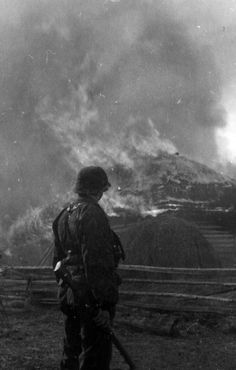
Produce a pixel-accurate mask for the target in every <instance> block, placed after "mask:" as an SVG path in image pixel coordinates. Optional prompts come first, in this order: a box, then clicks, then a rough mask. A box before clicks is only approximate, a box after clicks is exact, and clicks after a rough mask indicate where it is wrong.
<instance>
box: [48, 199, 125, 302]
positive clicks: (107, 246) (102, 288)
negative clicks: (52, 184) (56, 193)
mask: <svg viewBox="0 0 236 370" xmlns="http://www.w3.org/2000/svg"><path fill="white" fill-rule="evenodd" d="M53 231H54V235H55V250H54V261H53V265H54V266H55V264H56V262H57V261H59V260H62V259H64V258H65V257H66V255H67V252H68V250H70V251H72V255H77V256H78V262H77V266H75V268H77V271H78V274H80V273H81V269H82V270H83V273H84V275H85V278H86V281H87V283H88V287H89V289H90V290H91V292H92V294H93V297H95V299H96V301H97V302H98V303H100V304H101V305H106V304H109V305H114V304H116V303H117V301H118V285H119V284H120V279H119V276H118V275H117V273H116V267H117V264H116V260H115V255H114V248H113V245H114V234H113V231H112V230H111V228H110V225H109V221H108V218H107V215H106V213H105V212H104V210H103V209H102V208H101V207H100V206H99V204H98V203H97V202H96V201H94V200H93V199H91V198H79V199H78V200H77V201H76V202H75V203H73V204H71V205H70V206H69V207H67V208H65V209H64V210H63V211H62V212H61V213H60V215H59V216H58V217H57V219H56V220H55V221H54V223H53ZM75 271H76V269H75Z"/></svg>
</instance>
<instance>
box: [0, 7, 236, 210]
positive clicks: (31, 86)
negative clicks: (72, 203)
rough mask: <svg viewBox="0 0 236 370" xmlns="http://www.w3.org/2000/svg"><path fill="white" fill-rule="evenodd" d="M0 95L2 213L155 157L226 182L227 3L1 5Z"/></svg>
mask: <svg viewBox="0 0 236 370" xmlns="http://www.w3.org/2000/svg"><path fill="white" fill-rule="evenodd" d="M0 87H1V88H0V181H1V184H2V185H1V190H0V192H1V194H0V195H1V201H0V205H1V213H6V212H8V211H9V209H10V213H14V212H15V213H16V214H19V213H21V212H24V210H25V209H27V208H28V207H29V206H38V205H40V204H42V203H43V202H48V201H51V200H52V199H53V198H54V197H55V196H58V194H59V195H60V194H61V193H63V192H64V191H65V190H66V189H68V187H70V186H71V185H72V182H73V180H74V177H75V174H76V173H77V171H78V170H79V169H80V168H81V166H84V165H91V164H98V165H102V166H104V167H105V168H108V167H111V166H114V165H116V164H121V165H122V166H124V167H125V168H128V169H129V168H132V169H133V170H134V171H140V166H139V158H140V157H142V156H144V155H146V156H147V157H148V156H150V157H155V156H157V155H158V153H159V152H160V151H167V152H168V153H171V154H173V153H175V152H180V153H181V154H182V155H184V156H186V157H188V158H191V159H194V160H196V161H199V162H201V163H204V164H206V165H208V166H210V167H211V168H214V169H216V170H217V171H220V172H222V173H225V174H227V175H230V176H234V177H236V145H235V144H236V124H235V119H236V0H235V1H233V0H224V1H220V0H205V1H203V0H202V1H200V0H194V1H193V0H185V1H183V0H168V1H167V0H166V1H164V0H163V1H154V0H153V1H151V0H136V1H134V0H120V1H118V0H112V1H108V0H86V1H85V0H84V1H81V0H76V1H75V0H51V1H46V0H5V1H4V0H0ZM13 200H14V201H13Z"/></svg>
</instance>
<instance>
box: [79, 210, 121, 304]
mask: <svg viewBox="0 0 236 370" xmlns="http://www.w3.org/2000/svg"><path fill="white" fill-rule="evenodd" d="M83 233H84V242H83V243H82V255H83V262H84V267H85V273H86V277H87V281H88V283H89V286H90V288H91V290H92V292H93V295H94V297H95V298H96V300H97V301H98V302H100V303H104V302H108V303H111V304H115V303H117V300H118V291H117V287H116V286H114V281H113V276H112V273H113V271H114V268H115V262H114V255H113V251H112V247H111V239H110V234H109V229H108V225H107V220H106V219H105V217H103V215H102V214H99V213H98V214H97V213H95V214H93V215H92V216H90V217H87V218H85V219H84V220H83Z"/></svg>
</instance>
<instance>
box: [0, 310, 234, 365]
mask: <svg viewBox="0 0 236 370" xmlns="http://www.w3.org/2000/svg"><path fill="white" fill-rule="evenodd" d="M0 319H1V328H0V369H7V370H23V369H24V370H26V369H27V370H34V369H42V370H47V369H48V370H49V369H59V360H60V353H61V350H62V337H63V315H62V314H61V313H60V312H59V311H58V310H57V309H56V308H51V309H46V308H34V309H33V310H30V311H29V312H24V313H14V314H13V313H11V314H8V320H9V323H8V324H7V320H6V317H4V316H3V314H1V316H0ZM185 324H186V322H185ZM181 325H182V329H183V328H184V329H183V330H181ZM115 331H116V333H117V336H118V337H119V338H120V340H121V341H122V343H123V344H124V346H125V347H126V349H127V351H128V352H129V353H130V355H131V356H132V358H133V360H134V362H135V364H136V365H137V369H138V370H141V369H142V370H144V369H145V370H157V369H160V370H165V369H175V370H190V369H191V370H193V369H212V370H213V369H214V370H235V369H236V331H235V330H231V332H230V330H228V332H227V333H226V331H225V330H222V327H221V328H219V324H218V323H216V322H215V321H214V325H213V323H211V325H206V322H205V323H204V324H203V323H201V324H200V321H199V320H198V321H196V320H195V321H191V320H190V321H188V325H187V326H186V325H185V326H183V321H182V323H181V324H179V328H178V332H177V333H176V335H166V336H159V335H155V334H151V333H147V332H142V331H139V332H137V331H136V330H134V329H132V328H129V329H128V328H127V327H125V326H122V324H116V325H115ZM111 369H112V370H113V369H121V370H126V369H128V366H127V365H126V364H125V363H124V361H123V360H122V358H121V357H120V355H119V353H118V352H117V350H116V349H114V351H113V361H112V367H111Z"/></svg>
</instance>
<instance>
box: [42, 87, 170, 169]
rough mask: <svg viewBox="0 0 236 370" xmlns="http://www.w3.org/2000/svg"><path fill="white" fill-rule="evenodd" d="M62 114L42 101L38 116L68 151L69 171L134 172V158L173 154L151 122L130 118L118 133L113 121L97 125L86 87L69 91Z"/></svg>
mask: <svg viewBox="0 0 236 370" xmlns="http://www.w3.org/2000/svg"><path fill="white" fill-rule="evenodd" d="M65 106H66V109H65V110H64V111H60V110H59V111H56V112H52V111H51V104H50V101H49V100H48V99H44V100H43V101H42V102H41V103H40V105H39V107H38V113H39V114H40V116H41V118H42V119H43V120H44V121H45V122H47V123H48V126H49V127H50V128H51V129H52V130H53V131H54V133H55V135H56V136H57V138H58V139H59V140H60V142H61V144H62V145H63V146H64V148H65V149H67V150H69V152H70V156H69V164H70V167H71V168H72V169H75V168H76V169H77V168H78V167H80V166H81V165H90V164H99V165H103V166H105V167H109V166H112V165H114V164H117V163H118V164H122V165H124V166H126V167H128V168H132V169H135V165H136V164H135V162H136V161H137V157H138V156H143V155H149V156H153V157H155V156H157V155H158V153H159V152H160V151H166V152H168V153H174V152H175V151H176V147H175V145H174V144H173V143H172V142H171V141H170V140H168V139H165V138H162V137H161V135H160V133H159V131H158V130H157V129H156V128H155V125H154V123H153V121H152V120H151V119H150V118H149V119H147V120H145V119H143V118H142V117H134V116H131V115H130V117H129V119H128V120H127V122H126V123H124V124H123V123H122V130H119V129H117V128H116V127H115V125H114V123H113V122H109V121H103V122H101V119H100V115H99V111H98V109H97V107H96V105H95V103H93V101H92V100H91V99H90V98H89V96H88V86H87V85H80V86H79V87H78V89H77V90H73V91H72V94H71V97H70V99H67V100H66V101H62V102H61V107H63V109H64V107H65Z"/></svg>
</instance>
